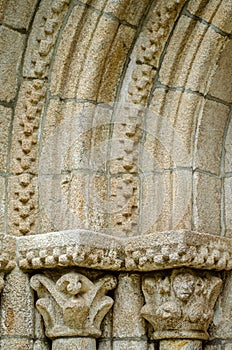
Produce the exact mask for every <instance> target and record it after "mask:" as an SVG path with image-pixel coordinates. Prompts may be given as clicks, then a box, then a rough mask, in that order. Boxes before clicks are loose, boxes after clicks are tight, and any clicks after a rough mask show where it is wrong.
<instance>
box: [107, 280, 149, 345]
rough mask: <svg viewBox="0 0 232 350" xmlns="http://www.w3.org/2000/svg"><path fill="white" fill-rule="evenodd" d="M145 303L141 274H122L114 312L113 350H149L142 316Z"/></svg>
mask: <svg viewBox="0 0 232 350" xmlns="http://www.w3.org/2000/svg"><path fill="white" fill-rule="evenodd" d="M143 303H144V299H143V295H142V291H141V277H140V275H139V274H134V273H133V274H129V273H125V274H121V275H120V276H119V279H118V288H117V290H116V293H115V304H114V311H113V338H115V339H114V340H113V350H129V349H137V350H147V340H146V335H145V334H146V328H145V322H144V320H143V319H142V317H141V316H140V310H141V307H142V305H143Z"/></svg>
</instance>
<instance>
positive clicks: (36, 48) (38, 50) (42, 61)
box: [30, 0, 70, 78]
mask: <svg viewBox="0 0 232 350" xmlns="http://www.w3.org/2000/svg"><path fill="white" fill-rule="evenodd" d="M69 3H70V0H53V1H52V2H51V7H50V10H48V14H47V15H43V18H42V19H41V21H44V23H43V25H42V26H41V21H40V27H39V28H37V31H36V37H35V38H34V37H32V40H33V44H32V47H33V50H31V52H30V55H31V66H30V75H32V76H33V77H37V78H44V77H46V76H47V74H48V70H49V66H50V60H51V56H52V52H53V48H54V45H55V42H56V39H57V33H58V31H59V29H60V26H61V25H62V21H63V18H64V15H65V13H66V11H67V9H68V5H69Z"/></svg>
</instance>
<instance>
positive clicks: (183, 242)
mask: <svg viewBox="0 0 232 350" xmlns="http://www.w3.org/2000/svg"><path fill="white" fill-rule="evenodd" d="M228 245H231V242H230V240H228V239H226V238H222V237H217V236H213V235H207V234H200V233H197V232H194V231H188V230H180V231H169V232H159V233H156V234H153V235H147V236H145V237H136V238H131V239H130V240H127V242H126V244H125V266H126V268H127V269H128V270H138V271H153V270H160V269H167V268H173V267H181V266H188V267H194V268H198V269H199V268H200V269H201V268H203V269H216V270H220V269H221V268H222V269H226V266H228V269H230V268H231V262H232V260H231V253H230V248H228ZM227 264H228V265H227Z"/></svg>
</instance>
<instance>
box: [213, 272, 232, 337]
mask: <svg viewBox="0 0 232 350" xmlns="http://www.w3.org/2000/svg"><path fill="white" fill-rule="evenodd" d="M231 288H232V274H231V272H228V273H227V274H226V279H225V284H224V288H223V290H222V292H221V294H220V296H219V298H218V302H217V305H216V310H215V313H214V317H213V322H212V325H211V327H210V330H209V333H210V338H211V339H220V338H221V339H231V337H232V322H231V312H232V307H231V305H232V295H231Z"/></svg>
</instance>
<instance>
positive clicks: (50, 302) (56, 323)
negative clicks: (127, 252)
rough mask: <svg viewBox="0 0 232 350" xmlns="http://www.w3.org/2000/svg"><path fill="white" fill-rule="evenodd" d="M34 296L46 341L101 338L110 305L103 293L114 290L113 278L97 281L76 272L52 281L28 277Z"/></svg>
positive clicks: (107, 297)
mask: <svg viewBox="0 0 232 350" xmlns="http://www.w3.org/2000/svg"><path fill="white" fill-rule="evenodd" d="M31 287H32V288H33V289H34V290H36V292H37V294H38V298H39V299H38V301H37V302H36V307H37V309H38V310H39V312H40V313H41V315H42V316H43V319H44V323H45V328H46V335H47V336H48V337H49V338H52V339H53V338H59V337H66V336H91V337H99V336H100V335H101V330H100V325H101V322H102V320H103V318H104V316H105V315H106V313H107V312H108V311H109V309H110V308H111V306H112V305H113V299H112V298H110V297H109V296H106V295H105V294H106V293H107V291H109V290H111V289H114V288H115V287H116V278H114V277H112V276H105V277H103V278H101V279H99V280H98V281H97V282H94V283H93V282H92V281H90V280H89V279H88V278H87V277H85V276H84V275H82V274H79V273H76V272H70V273H67V274H65V275H63V276H62V277H60V278H59V279H58V280H57V281H56V282H54V281H53V280H51V279H50V278H48V277H46V276H45V275H42V274H37V275H35V276H33V277H32V278H31Z"/></svg>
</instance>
